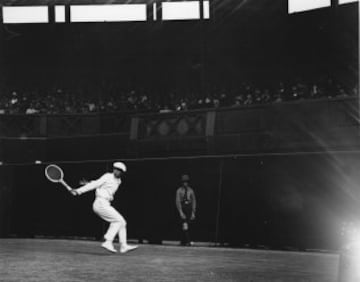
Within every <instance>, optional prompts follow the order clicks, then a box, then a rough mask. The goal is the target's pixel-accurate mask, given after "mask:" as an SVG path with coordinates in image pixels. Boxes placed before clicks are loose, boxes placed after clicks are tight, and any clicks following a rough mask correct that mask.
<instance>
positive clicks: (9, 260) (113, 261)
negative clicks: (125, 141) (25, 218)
mask: <svg viewBox="0 0 360 282" xmlns="http://www.w3.org/2000/svg"><path fill="white" fill-rule="evenodd" d="M116 247H118V246H117V244H116ZM338 260H339V258H338V255H337V254H329V253H311V252H286V251H269V250H249V249H225V248H210V247H178V246H163V245H140V248H139V249H138V250H135V251H133V252H130V253H127V254H119V253H117V254H111V253H107V252H106V251H105V250H103V249H102V248H101V247H100V243H99V242H93V241H77V240H44V239H0V281H37V282H39V281H72V282H75V281H254V282H255V281H293V282H297V281H314V282H322V281H324V282H325V281H326V282H335V281H336V280H337V268H338Z"/></svg>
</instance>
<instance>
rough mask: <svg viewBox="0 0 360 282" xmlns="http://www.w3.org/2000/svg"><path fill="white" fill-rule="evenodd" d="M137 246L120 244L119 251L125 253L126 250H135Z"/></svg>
mask: <svg viewBox="0 0 360 282" xmlns="http://www.w3.org/2000/svg"><path fill="white" fill-rule="evenodd" d="M138 247H139V246H137V245H121V247H120V253H122V254H125V253H127V252H130V251H133V250H136V249H137V248H138Z"/></svg>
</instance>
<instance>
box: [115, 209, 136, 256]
mask: <svg viewBox="0 0 360 282" xmlns="http://www.w3.org/2000/svg"><path fill="white" fill-rule="evenodd" d="M119 220H120V222H121V225H120V228H119V243H120V253H127V252H129V251H132V250H135V249H137V248H138V246H136V245H129V244H128V243H127V230H126V220H125V219H124V217H123V216H122V215H121V214H119Z"/></svg>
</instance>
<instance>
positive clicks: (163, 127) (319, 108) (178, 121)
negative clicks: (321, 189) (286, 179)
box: [0, 97, 360, 162]
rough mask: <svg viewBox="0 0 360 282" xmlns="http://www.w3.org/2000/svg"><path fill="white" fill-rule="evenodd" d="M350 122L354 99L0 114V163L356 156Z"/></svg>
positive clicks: (355, 115) (355, 126) (355, 132)
mask: <svg viewBox="0 0 360 282" xmlns="http://www.w3.org/2000/svg"><path fill="white" fill-rule="evenodd" d="M358 121H359V104H358V99H357V98H355V97H353V98H344V99H324V100H306V101H297V102H288V103H279V104H268V105H253V106H242V107H232V108H224V109H204V110H194V111H183V112H172V113H152V114H130V113H110V114H109V113H107V114H85V115H79V114H77V115H0V143H1V146H0V161H1V160H2V161H5V162H21V161H23V160H26V161H27V160H38V159H41V160H85V159H109V158H110V159H111V158H118V157H119V156H121V157H122V158H124V157H126V158H138V157H158V156H164V157H169V156H170V157H171V156H184V155H191V156H197V155H224V154H253V153H274V152H285V153H287V152H309V151H328V150H330V151H331V150H337V151H339V150H347V151H349V150H358V149H359V148H360V142H359V141H360V140H359V136H360V134H359V122H358ZM30 139H31V140H30ZM65 139H66V140H65ZM65 148H66V149H65Z"/></svg>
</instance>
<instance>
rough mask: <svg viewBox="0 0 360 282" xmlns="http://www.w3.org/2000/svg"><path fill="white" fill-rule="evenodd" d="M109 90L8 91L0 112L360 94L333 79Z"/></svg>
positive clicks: (174, 107)
mask: <svg viewBox="0 0 360 282" xmlns="http://www.w3.org/2000/svg"><path fill="white" fill-rule="evenodd" d="M106 85H107V86H108V88H107V89H105V88H104V89H98V90H97V91H95V92H97V93H95V94H94V91H90V92H92V95H86V93H84V92H86V91H84V89H82V91H78V89H77V90H76V89H72V88H69V87H60V86H56V87H51V88H48V89H41V90H39V89H26V88H24V87H23V88H8V89H6V88H5V89H3V90H2V93H1V96H0V114H85V113H99V112H154V113H155V112H160V113H166V112H172V111H184V110H191V109H204V108H219V107H241V106H246V105H254V104H255V105H256V104H269V103H281V102H286V101H296V100H305V99H321V98H325V99H331V98H336V97H350V96H356V95H358V86H357V85H353V86H351V87H344V86H342V85H341V84H340V83H337V82H335V81H334V80H332V79H329V78H327V79H324V80H318V81H316V82H304V81H303V80H297V81H296V82H292V83H288V82H287V83H284V82H279V83H277V84H276V85H275V86H269V85H262V86H259V85H254V84H251V83H241V84H240V85H239V86H237V87H232V88H231V89H230V88H229V87H227V88H225V87H213V88H210V89H207V90H206V91H202V92H206V93H195V92H194V91H192V92H190V93H189V91H180V90H173V91H162V92H161V94H159V92H158V91H154V90H147V91H146V90H145V89H144V88H141V89H140V88H139V89H138V88H133V87H132V88H129V89H123V88H116V87H114V85H112V84H111V83H106Z"/></svg>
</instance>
